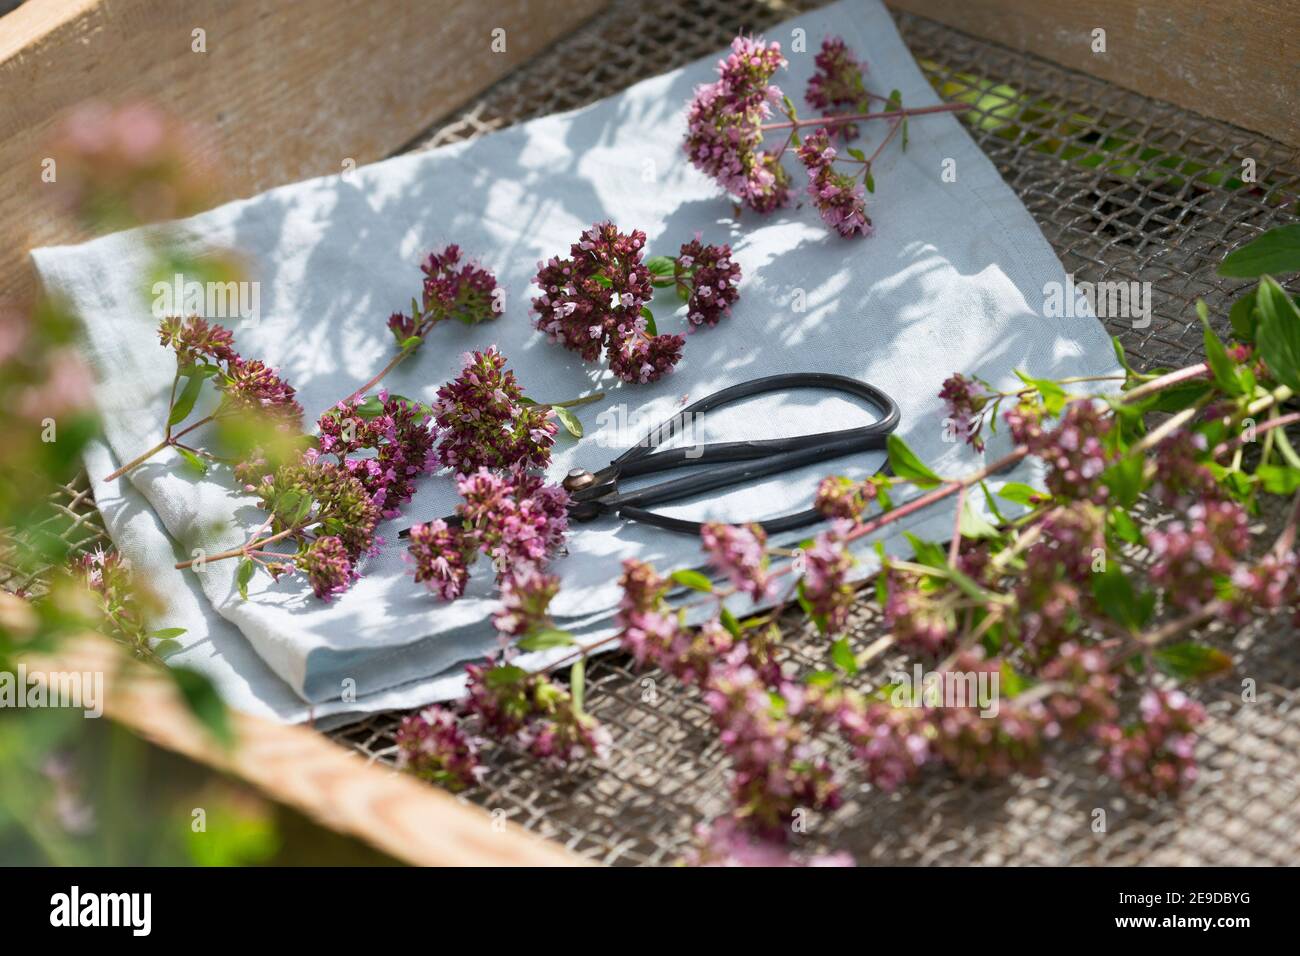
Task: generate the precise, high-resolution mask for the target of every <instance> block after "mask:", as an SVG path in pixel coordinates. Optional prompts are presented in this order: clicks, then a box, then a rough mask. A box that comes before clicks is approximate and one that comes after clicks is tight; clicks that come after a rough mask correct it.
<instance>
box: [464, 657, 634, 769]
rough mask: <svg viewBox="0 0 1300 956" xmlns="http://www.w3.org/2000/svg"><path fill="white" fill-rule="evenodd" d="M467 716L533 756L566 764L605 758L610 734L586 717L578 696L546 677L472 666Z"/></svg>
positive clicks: (506, 667) (504, 667) (495, 736)
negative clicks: (513, 741) (474, 717)
mask: <svg viewBox="0 0 1300 956" xmlns="http://www.w3.org/2000/svg"><path fill="white" fill-rule="evenodd" d="M465 672H466V674H467V675H468V677H469V681H468V685H467V688H468V692H469V698H468V700H467V702H466V705H465V706H466V710H467V712H468V713H470V714H472V715H475V716H476V717H478V719H479V720H480V721H481V722H482V725H483V727H484V729H485V730H487V731H488V732H490V733H491V735H492V737H493V739H495V740H504V739H507V738H513V739H514V740H515V742H516V743H517V744H518V746H520V747H522V748H523V749H525V750H527V751H528V752H529V753H531V754H532V755H533V756H534V757H538V758H541V759H544V760H547V761H549V762H551V763H553V764H556V765H564V764H568V763H572V762H574V761H576V760H580V759H582V758H584V757H594V758H595V759H597V760H602V759H604V757H605V755H606V753H607V752H608V748H609V732H608V731H606V730H605V728H604V727H602V726H601V725H600V723H599V722H598V721H597V720H596V719H595V718H594V717H592V716H591V715H590V714H587V713H584V712H582V711H581V710H580V709H579V708H578V706H577V704H576V702H575V701H574V699H573V696H572V695H571V694H570V693H569V692H568V691H567V690H565V689H564V688H563V687H561V686H559V685H558V684H556V683H554V682H552V681H551V680H550V678H548V677H546V675H544V674H530V673H528V672H526V671H524V670H522V669H521V668H519V667H516V666H514V665H512V664H501V665H498V666H496V667H489V666H486V665H479V664H470V665H468V666H467V667H466V668H465Z"/></svg>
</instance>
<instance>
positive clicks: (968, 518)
mask: <svg viewBox="0 0 1300 956" xmlns="http://www.w3.org/2000/svg"><path fill="white" fill-rule="evenodd" d="M974 505H975V503H974V502H973V501H971V499H970V497H969V496H968V497H967V498H966V500H965V501H964V502H962V509H961V515H960V516H959V517H958V519H957V531H958V533H960V534H961V536H962V537H963V538H996V537H998V536H999V535H1000V532H999V531H998V529H997V528H995V527H993V525H991V524H989V522H988V521H987V520H986V519H985V518H984V516H983V515H981V514H980V513H979V512H977V511H976V510H975V507H974Z"/></svg>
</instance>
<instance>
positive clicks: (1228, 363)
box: [1196, 300, 1241, 395]
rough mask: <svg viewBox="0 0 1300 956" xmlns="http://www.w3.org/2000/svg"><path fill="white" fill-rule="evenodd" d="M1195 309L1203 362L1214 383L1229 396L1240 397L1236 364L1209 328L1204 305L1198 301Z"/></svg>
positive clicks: (1239, 383)
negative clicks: (1203, 356) (1208, 367)
mask: <svg viewBox="0 0 1300 956" xmlns="http://www.w3.org/2000/svg"><path fill="white" fill-rule="evenodd" d="M1196 309H1197V312H1198V313H1199V314H1200V316H1201V325H1202V326H1204V329H1203V338H1204V340H1205V361H1206V364H1208V365H1209V366H1210V371H1211V372H1213V373H1214V381H1215V382H1216V383H1218V386H1219V388H1221V389H1223V390H1224V391H1225V392H1227V393H1228V394H1229V395H1240V394H1241V382H1240V381H1239V380H1238V379H1237V363H1236V362H1234V361H1233V360H1232V359H1231V358H1230V357H1229V356H1228V350H1227V349H1225V348H1224V347H1223V343H1222V342H1221V341H1219V337H1218V336H1217V335H1216V334H1215V333H1214V329H1212V328H1210V320H1209V316H1208V315H1207V314H1206V310H1205V303H1204V302H1201V301H1199V300H1198V301H1197V303H1196Z"/></svg>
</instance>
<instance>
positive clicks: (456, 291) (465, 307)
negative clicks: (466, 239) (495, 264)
mask: <svg viewBox="0 0 1300 956" xmlns="http://www.w3.org/2000/svg"><path fill="white" fill-rule="evenodd" d="M420 271H421V272H423V273H424V291H423V294H422V296H421V300H420V302H418V303H417V302H415V301H412V303H411V314H409V315H407V314H405V313H402V312H394V313H393V314H392V315H391V316H389V318H388V328H389V331H391V332H392V333H393V338H394V339H396V340H397V344H398V345H399V346H400V347H401V348H402V349H403V350H408V349H409V350H410V351H415V349H417V348H419V347H420V345H421V344H423V341H424V337H425V336H426V335H428V334H429V331H430V330H431V329H432V328H433V327H434V326H435V325H437V324H438V323H439V322H445V321H447V320H448V319H455V320H456V321H458V322H464V323H465V324H466V325H477V324H478V323H480V322H485V321H487V320H489V319H494V318H496V317H497V316H498V315H500V313H501V302H502V299H501V293H500V291H499V289H498V286H497V280H496V276H494V275H493V274H492V273H491V272H489V271H488V270H487V269H484V268H482V267H481V266H479V265H476V264H475V263H473V262H469V261H467V260H465V259H463V258H462V256H461V250H460V246H458V245H455V244H454V243H453V244H452V245H449V246H447V247H446V248H444V249H443V250H442V251H441V252H431V253H429V258H428V259H426V260H425V262H424V264H423V265H421V266H420Z"/></svg>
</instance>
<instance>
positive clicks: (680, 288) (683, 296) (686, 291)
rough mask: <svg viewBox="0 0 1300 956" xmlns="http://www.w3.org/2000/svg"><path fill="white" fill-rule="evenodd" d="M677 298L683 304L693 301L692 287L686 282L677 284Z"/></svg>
mask: <svg viewBox="0 0 1300 956" xmlns="http://www.w3.org/2000/svg"><path fill="white" fill-rule="evenodd" d="M677 298H678V300H680V301H682V302H690V301H691V287H690V286H688V285H687V284H686V283H685V282H679V283H677Z"/></svg>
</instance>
